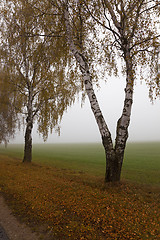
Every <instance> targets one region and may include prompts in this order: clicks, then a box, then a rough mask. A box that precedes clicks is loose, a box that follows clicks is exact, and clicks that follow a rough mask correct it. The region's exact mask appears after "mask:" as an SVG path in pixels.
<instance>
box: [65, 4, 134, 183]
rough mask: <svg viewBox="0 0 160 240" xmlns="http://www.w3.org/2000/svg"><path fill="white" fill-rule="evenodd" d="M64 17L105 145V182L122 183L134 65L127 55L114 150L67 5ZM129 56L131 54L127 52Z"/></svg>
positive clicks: (71, 46)
mask: <svg viewBox="0 0 160 240" xmlns="http://www.w3.org/2000/svg"><path fill="white" fill-rule="evenodd" d="M66 3H67V0H66ZM64 17H65V25H66V35H67V40H68V44H69V47H70V50H71V52H72V53H73V55H74V57H75V58H76V60H77V62H78V63H79V65H80V69H81V72H82V75H83V81H84V86H85V90H86V92H87V95H88V98H89V101H90V105H91V109H92V112H93V114H94V117H95V119H96V122H97V124H98V128H99V131H100V134H101V137H102V143H103V146H104V149H105V155H106V174H105V181H106V182H116V181H120V175H121V168H122V163H123V157H124V150H125V145H126V141H127V138H128V132H127V131H128V126H129V121H130V113H131V105H132V94H133V77H132V63H131V61H130V58H128V55H127V57H126V60H127V61H126V66H127V70H128V71H127V78H126V83H127V84H126V91H125V92H126V96H125V102H124V108H123V113H122V116H121V118H120V119H119V121H118V124H117V137H116V144H115V148H114V147H113V142H112V138H111V134H110V131H109V129H108V127H107V124H106V122H105V120H104V117H103V114H102V112H101V109H100V107H99V103H98V101H97V97H96V95H95V92H94V89H93V85H92V79H91V75H90V72H89V66H88V63H87V59H86V58H85V56H84V55H83V53H81V52H80V51H79V50H78V49H77V47H76V45H75V44H74V41H73V39H72V28H71V25H70V19H69V12H68V8H67V4H66V5H65V8H64ZM127 54H129V53H128V52H127ZM128 59H129V60H128Z"/></svg>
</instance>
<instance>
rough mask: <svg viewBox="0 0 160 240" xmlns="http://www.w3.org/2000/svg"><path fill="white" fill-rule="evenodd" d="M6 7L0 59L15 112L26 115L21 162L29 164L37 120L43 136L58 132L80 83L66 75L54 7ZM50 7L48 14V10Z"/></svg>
mask: <svg viewBox="0 0 160 240" xmlns="http://www.w3.org/2000/svg"><path fill="white" fill-rule="evenodd" d="M36 3H37V2H36ZM3 5H4V6H3V9H2V10H1V16H2V20H3V22H1V48H0V51H1V59H2V62H3V65H4V66H5V68H6V69H7V71H8V75H9V82H10V84H11V85H12V87H13V88H14V89H13V91H14V93H15V94H14V97H15V98H16V99H17V102H18V103H19V104H18V105H16V106H15V107H16V111H17V112H19V113H21V114H24V115H25V118H26V131H25V147H24V159H23V161H24V162H31V160H32V129H33V124H34V122H35V120H37V123H38V131H39V133H40V134H42V135H43V138H44V140H46V139H47V136H48V130H49V128H50V129H51V130H52V129H53V128H56V129H57V131H59V122H60V120H61V118H62V115H63V113H64V111H66V109H67V107H68V106H70V105H71V104H72V103H73V101H74V99H75V94H76V93H77V91H78V85H77V84H76V82H75V81H74V79H72V78H70V77H69V76H68V77H67V74H66V72H67V67H68V66H69V65H70V64H71V61H70V58H69V57H67V55H68V51H67V48H66V47H65V45H66V44H65V42H64V41H62V39H63V35H62V33H63V29H61V25H60V21H59V19H58V18H59V16H58V15H57V14H56V12H55V13H53V12H52V19H51V20H50V17H49V15H50V14H49V8H50V6H49V5H47V4H46V3H45V2H43V1H40V2H38V3H37V5H36V7H35V5H34V1H27V0H26V1H23V0H18V1H14V0H13V1H6V2H5V3H4V4H3ZM46 9H47V12H48V14H44V12H46ZM48 31H50V32H48ZM70 72H71V74H72V70H71V67H70ZM13 76H14V77H13ZM15 76H16V77H15Z"/></svg>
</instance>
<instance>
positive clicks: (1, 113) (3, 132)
mask: <svg viewBox="0 0 160 240" xmlns="http://www.w3.org/2000/svg"><path fill="white" fill-rule="evenodd" d="M7 77H8V76H7V73H6V72H5V71H4V69H3V70H2V69H1V70H0V144H1V143H4V144H5V146H7V144H8V142H9V140H10V139H12V138H14V134H15V129H16V127H17V114H16V111H15V108H14V107H13V101H14V97H13V92H12V90H11V89H10V85H8V84H7V79H6V78H7Z"/></svg>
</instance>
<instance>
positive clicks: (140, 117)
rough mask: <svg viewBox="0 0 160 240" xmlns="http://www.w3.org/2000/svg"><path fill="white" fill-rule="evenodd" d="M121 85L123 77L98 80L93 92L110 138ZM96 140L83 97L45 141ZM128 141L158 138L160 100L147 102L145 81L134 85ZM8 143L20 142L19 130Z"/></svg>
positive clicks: (35, 136)
mask: <svg viewBox="0 0 160 240" xmlns="http://www.w3.org/2000/svg"><path fill="white" fill-rule="evenodd" d="M124 88H125V78H123V77H121V78H115V77H110V78H108V81H107V83H104V82H101V89H100V90H98V92H97V97H98V100H99V104H100V107H101V109H102V112H103V114H104V117H105V120H106V122H107V124H108V127H109V129H110V131H111V133H112V137H113V139H115V131H116V123H117V120H118V119H119V117H120V115H121V112H122V107H123V101H124ZM100 141H101V137H100V133H99V130H98V127H97V124H96V121H95V119H94V116H93V113H92V112H91V109H90V104H89V101H88V99H87V97H86V101H85V104H84V106H83V108H81V101H80V100H79V102H78V101H77V102H76V103H75V104H74V105H73V106H72V107H71V108H69V109H68V111H67V112H66V113H65V114H64V117H63V120H62V123H61V135H60V137H59V136H57V134H56V133H54V132H53V133H52V135H51V134H50V135H49V137H48V140H47V143H70V142H71V143H73V142H100ZM128 141H160V100H156V101H155V103H154V104H151V102H150V100H149V98H148V89H147V87H146V85H145V83H143V84H140V83H139V82H137V84H136V86H135V90H134V102H133V108H132V116H131V122H130V127H129V139H128ZM42 142H43V139H42V138H40V137H39V134H38V133H37V131H36V127H34V130H33V143H42ZM11 143H24V132H23V130H21V133H20V134H17V136H16V138H15V139H14V140H13V141H11Z"/></svg>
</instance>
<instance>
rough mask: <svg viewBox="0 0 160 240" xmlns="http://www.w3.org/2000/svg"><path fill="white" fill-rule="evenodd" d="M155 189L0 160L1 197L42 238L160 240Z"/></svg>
mask: <svg viewBox="0 0 160 240" xmlns="http://www.w3.org/2000/svg"><path fill="white" fill-rule="evenodd" d="M159 190H160V189H157V188H156V189H153V188H152V187H149V186H148V187H146V186H145V187H144V186H135V185H134V184H131V183H127V182H122V183H121V184H117V185H114V186H113V185H111V184H105V183H104V182H103V179H102V178H100V177H93V176H89V175H87V174H85V173H83V172H78V171H71V170H67V169H58V168H53V167H47V166H40V165H35V164H23V163H21V161H20V160H18V159H11V158H9V157H6V156H0V192H1V193H2V194H3V195H4V196H5V198H6V201H7V202H8V204H9V205H10V206H11V207H12V209H13V213H14V214H15V215H17V216H18V217H19V218H20V219H21V220H23V221H24V222H26V223H28V224H30V225H31V226H32V227H33V226H34V229H33V230H35V231H40V230H39V229H41V231H42V229H43V234H46V236H48V238H47V237H46V238H45V237H44V238H43V237H42V239H59V240H60V239H61V240H63V239H74V240H76V239H77V240H78V239H79V240H80V239H81V240H82V239H85V240H87V239H92V240H94V239H97V240H101V239H114V240H116V239H130V240H131V239H149V240H150V239H160V211H159V209H160V194H159Z"/></svg>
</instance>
